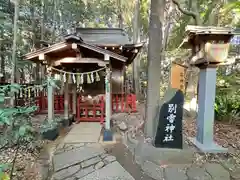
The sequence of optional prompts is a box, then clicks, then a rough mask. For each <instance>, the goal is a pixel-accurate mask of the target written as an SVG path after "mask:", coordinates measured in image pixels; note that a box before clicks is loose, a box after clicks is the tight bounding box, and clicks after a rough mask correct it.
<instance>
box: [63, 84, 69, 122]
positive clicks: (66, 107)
mask: <svg viewBox="0 0 240 180" xmlns="http://www.w3.org/2000/svg"><path fill="white" fill-rule="evenodd" d="M68 91H69V88H68V82H67V81H66V82H65V83H64V119H68V118H69V93H68Z"/></svg>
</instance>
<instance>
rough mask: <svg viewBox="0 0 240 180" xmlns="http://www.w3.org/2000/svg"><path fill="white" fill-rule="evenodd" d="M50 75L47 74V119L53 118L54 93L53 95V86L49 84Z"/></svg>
mask: <svg viewBox="0 0 240 180" xmlns="http://www.w3.org/2000/svg"><path fill="white" fill-rule="evenodd" d="M50 81H51V76H50V75H49V76H48V86H47V88H48V93H47V96H48V120H53V119H54V95H53V86H52V85H51V84H50Z"/></svg>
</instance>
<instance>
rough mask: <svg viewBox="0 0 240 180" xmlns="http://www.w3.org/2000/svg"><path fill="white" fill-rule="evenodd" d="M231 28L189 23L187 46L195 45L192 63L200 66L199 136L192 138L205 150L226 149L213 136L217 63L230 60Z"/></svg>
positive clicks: (216, 150)
mask: <svg viewBox="0 0 240 180" xmlns="http://www.w3.org/2000/svg"><path fill="white" fill-rule="evenodd" d="M233 32H234V30H233V29H232V28H226V27H203V26H187V27H186V33H187V38H186V39H187V40H186V41H185V42H184V44H183V47H184V48H191V49H192V58H191V61H190V64H191V65H193V66H196V67H198V68H199V69H200V73H199V92H198V116H197V136H196V138H193V139H191V140H192V142H193V144H194V145H195V146H196V147H197V148H199V149H200V150H201V151H203V152H213V153H214V152H215V153H218V152H224V151H226V149H224V148H222V147H221V146H219V145H217V144H216V143H215V142H214V140H213V127H214V104H215V92H216V77H217V67H218V66H220V65H224V64H228V62H227V61H228V59H227V57H228V51H229V46H230V39H231V38H232V36H233V35H234V33H233Z"/></svg>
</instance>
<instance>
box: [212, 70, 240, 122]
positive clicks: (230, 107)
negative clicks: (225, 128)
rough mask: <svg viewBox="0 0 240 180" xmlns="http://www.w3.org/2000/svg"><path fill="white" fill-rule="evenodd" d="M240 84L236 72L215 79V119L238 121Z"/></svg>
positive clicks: (239, 113) (239, 116)
mask: <svg viewBox="0 0 240 180" xmlns="http://www.w3.org/2000/svg"><path fill="white" fill-rule="evenodd" d="M239 89H240V86H239V77H238V74H231V75H228V76H226V75H224V76H222V77H219V79H218V81H217V90H216V99H215V119H216V120H218V121H225V122H228V123H231V124H235V123H240V90H239Z"/></svg>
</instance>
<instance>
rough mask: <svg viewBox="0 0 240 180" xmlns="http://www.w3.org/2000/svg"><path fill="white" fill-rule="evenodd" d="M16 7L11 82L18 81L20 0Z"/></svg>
mask: <svg viewBox="0 0 240 180" xmlns="http://www.w3.org/2000/svg"><path fill="white" fill-rule="evenodd" d="M14 4H15V8H14V26H13V27H14V29H13V36H14V37H13V46H12V77H11V83H15V82H16V70H17V68H16V62H17V59H16V51H17V31H18V24H17V23H18V17H19V0H15V3H14ZM11 105H12V106H14V97H13V98H11Z"/></svg>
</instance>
